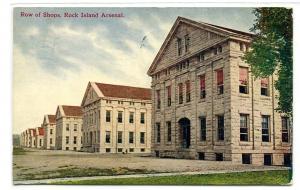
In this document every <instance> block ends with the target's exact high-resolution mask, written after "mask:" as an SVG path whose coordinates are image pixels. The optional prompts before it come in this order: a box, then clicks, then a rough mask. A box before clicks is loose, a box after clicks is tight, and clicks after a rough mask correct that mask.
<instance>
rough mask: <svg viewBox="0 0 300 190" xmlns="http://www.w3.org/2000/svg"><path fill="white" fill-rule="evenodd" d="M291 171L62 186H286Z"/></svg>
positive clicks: (79, 183) (127, 179)
mask: <svg viewBox="0 0 300 190" xmlns="http://www.w3.org/2000/svg"><path fill="white" fill-rule="evenodd" d="M291 178H292V172H291V170H277V171H257V172H242V173H227V174H206V175H179V176H164V177H143V178H124V179H100V180H82V181H75V180H74V181H67V182H61V183H55V184H61V185H286V184H288V183H289V182H290V181H291Z"/></svg>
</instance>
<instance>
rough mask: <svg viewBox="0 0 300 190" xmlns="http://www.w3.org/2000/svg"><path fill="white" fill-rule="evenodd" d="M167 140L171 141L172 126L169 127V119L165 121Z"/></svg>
mask: <svg viewBox="0 0 300 190" xmlns="http://www.w3.org/2000/svg"><path fill="white" fill-rule="evenodd" d="M166 124H167V140H168V142H171V140H172V128H171V121H167V123H166Z"/></svg>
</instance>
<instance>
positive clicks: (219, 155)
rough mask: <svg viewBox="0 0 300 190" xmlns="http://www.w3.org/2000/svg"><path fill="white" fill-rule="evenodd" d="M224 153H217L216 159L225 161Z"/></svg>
mask: <svg viewBox="0 0 300 190" xmlns="http://www.w3.org/2000/svg"><path fill="white" fill-rule="evenodd" d="M223 160H224V158H223V153H216V161H223Z"/></svg>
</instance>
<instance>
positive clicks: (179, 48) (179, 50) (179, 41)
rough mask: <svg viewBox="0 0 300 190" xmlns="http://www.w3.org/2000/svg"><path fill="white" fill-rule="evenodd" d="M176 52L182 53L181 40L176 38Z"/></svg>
mask: <svg viewBox="0 0 300 190" xmlns="http://www.w3.org/2000/svg"><path fill="white" fill-rule="evenodd" d="M177 54H178V56H180V55H181V54H182V40H181V38H177Z"/></svg>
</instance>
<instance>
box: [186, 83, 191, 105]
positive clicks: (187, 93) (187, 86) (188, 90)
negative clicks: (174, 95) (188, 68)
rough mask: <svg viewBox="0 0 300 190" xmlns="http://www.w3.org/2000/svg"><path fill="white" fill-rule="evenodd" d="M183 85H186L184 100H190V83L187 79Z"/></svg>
mask: <svg viewBox="0 0 300 190" xmlns="http://www.w3.org/2000/svg"><path fill="white" fill-rule="evenodd" d="M185 87H186V94H185V98H186V102H190V101H191V83H190V81H189V80H188V81H186V82H185Z"/></svg>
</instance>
